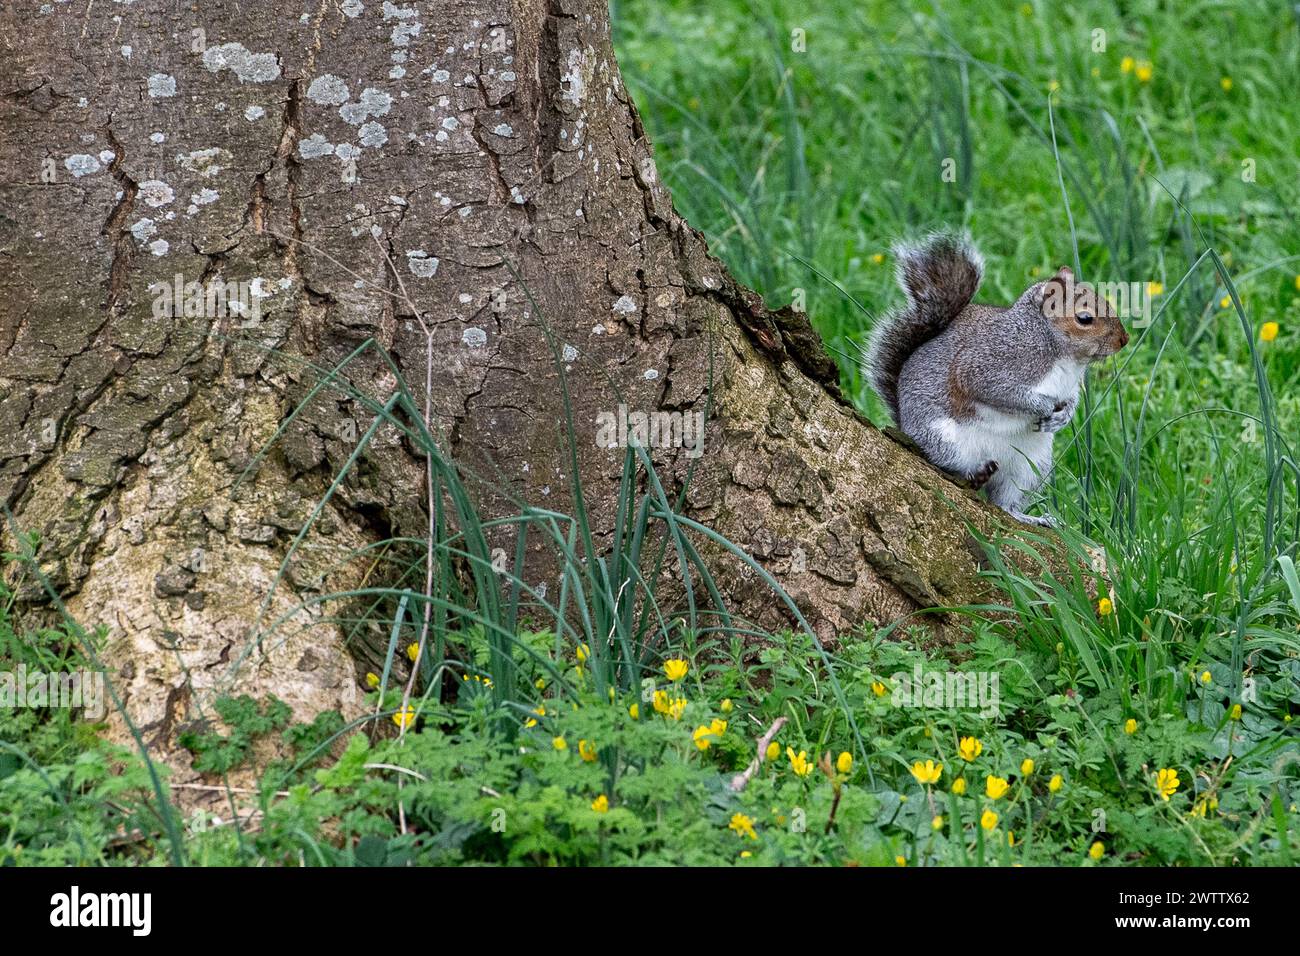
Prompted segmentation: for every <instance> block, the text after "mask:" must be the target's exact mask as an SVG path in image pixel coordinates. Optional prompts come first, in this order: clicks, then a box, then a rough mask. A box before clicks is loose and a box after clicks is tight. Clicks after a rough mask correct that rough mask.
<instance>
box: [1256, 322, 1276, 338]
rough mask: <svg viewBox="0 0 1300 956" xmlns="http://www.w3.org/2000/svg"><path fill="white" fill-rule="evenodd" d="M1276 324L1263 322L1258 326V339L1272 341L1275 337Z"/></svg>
mask: <svg viewBox="0 0 1300 956" xmlns="http://www.w3.org/2000/svg"><path fill="white" fill-rule="evenodd" d="M1277 330H1278V324H1277V323H1276V322H1265V323H1264V324H1263V325H1261V326H1260V327H1259V340H1260V341H1261V342H1272V341H1273V340H1274V339H1275V338H1277Z"/></svg>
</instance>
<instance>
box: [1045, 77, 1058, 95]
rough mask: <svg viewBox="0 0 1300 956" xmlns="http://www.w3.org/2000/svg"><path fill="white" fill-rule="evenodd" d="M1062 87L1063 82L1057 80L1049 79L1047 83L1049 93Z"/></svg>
mask: <svg viewBox="0 0 1300 956" xmlns="http://www.w3.org/2000/svg"><path fill="white" fill-rule="evenodd" d="M1060 88H1061V84H1060V83H1058V82H1057V81H1056V80H1049V81H1048V83H1047V92H1049V93H1055V92H1056V91H1057V90H1059V89H1060Z"/></svg>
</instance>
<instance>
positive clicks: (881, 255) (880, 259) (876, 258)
mask: <svg viewBox="0 0 1300 956" xmlns="http://www.w3.org/2000/svg"><path fill="white" fill-rule="evenodd" d="M871 261H872V262H874V263H875V264H876V265H880V264H881V263H882V262H884V261H885V254H884V253H883V252H877V253H876V254H875V255H874V256H872V257H871Z"/></svg>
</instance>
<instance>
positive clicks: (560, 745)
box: [551, 737, 569, 750]
mask: <svg viewBox="0 0 1300 956" xmlns="http://www.w3.org/2000/svg"><path fill="white" fill-rule="evenodd" d="M551 746H552V747H554V748H555V749H556V750H568V749H569V743H568V741H566V740H565V739H564V738H563V737H552V738H551Z"/></svg>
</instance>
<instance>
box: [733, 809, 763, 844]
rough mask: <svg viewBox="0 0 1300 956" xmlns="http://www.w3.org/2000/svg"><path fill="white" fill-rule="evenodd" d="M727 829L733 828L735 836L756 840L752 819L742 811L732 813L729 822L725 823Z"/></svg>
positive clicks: (756, 835)
mask: <svg viewBox="0 0 1300 956" xmlns="http://www.w3.org/2000/svg"><path fill="white" fill-rule="evenodd" d="M727 829H728V830H734V831H735V832H736V836H739V837H749V838H750V839H751V840H757V839H758V834H757V833H755V832H754V819H753V817H747V816H745V815H744V814H743V813H734V814H732V816H731V822H730V823H728V824H727Z"/></svg>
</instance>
